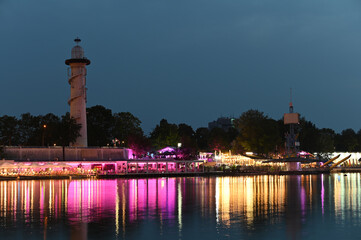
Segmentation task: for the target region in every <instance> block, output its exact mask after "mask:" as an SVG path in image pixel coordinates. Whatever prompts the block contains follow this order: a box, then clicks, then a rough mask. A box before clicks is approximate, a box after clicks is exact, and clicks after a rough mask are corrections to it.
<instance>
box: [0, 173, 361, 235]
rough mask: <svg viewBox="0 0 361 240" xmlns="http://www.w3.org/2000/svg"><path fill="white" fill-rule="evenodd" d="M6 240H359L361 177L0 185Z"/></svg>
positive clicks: (0, 223)
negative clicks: (321, 238) (323, 239)
mask: <svg viewBox="0 0 361 240" xmlns="http://www.w3.org/2000/svg"><path fill="white" fill-rule="evenodd" d="M0 226H1V230H0V234H1V235H0V236H3V237H5V239H23V238H27V239H99V238H101V239H135V238H137V239H139V238H140V239H143V238H144V239H145V238H146V239H159V238H163V239H175V238H176V239H188V238H200V239H233V238H237V239H266V238H267V239H268V238H280V239H302V238H308V239H317V238H320V237H325V236H329V237H330V239H335V238H336V237H342V238H345V237H347V238H354V239H358V238H357V236H358V229H359V228H360V227H361V177H360V174H348V175H347V176H344V175H343V174H331V175H303V176H268V175H265V176H248V177H246V176H245V177H192V178H159V179H117V180H91V179H87V180H43V181H39V180H34V181H2V182H0Z"/></svg>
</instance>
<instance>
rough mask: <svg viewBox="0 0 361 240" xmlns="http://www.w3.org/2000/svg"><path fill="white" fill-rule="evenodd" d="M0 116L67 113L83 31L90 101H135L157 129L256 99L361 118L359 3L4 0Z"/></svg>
mask: <svg viewBox="0 0 361 240" xmlns="http://www.w3.org/2000/svg"><path fill="white" fill-rule="evenodd" d="M0 36H1V37H0V43H1V44H0V81H1V88H0V89H1V90H0V115H4V114H8V115H15V116H19V115H20V114H21V113H25V112H30V113H32V114H34V115H37V114H46V113H49V112H52V113H54V114H57V115H61V114H64V113H65V112H66V111H69V106H68V105H67V99H68V97H69V94H70V86H69V85H68V82H67V66H66V65H65V64H64V60H65V59H67V58H69V57H70V50H71V48H72V47H73V45H74V42H73V39H74V38H75V37H77V36H79V37H80V38H81V39H82V40H83V41H82V42H81V46H82V47H83V48H84V50H85V54H86V56H87V57H88V58H89V59H90V60H91V61H92V64H91V65H90V66H89V67H88V76H87V87H88V104H87V105H88V107H90V106H94V105H97V104H100V105H103V106H105V107H107V108H110V109H112V110H113V112H122V111H129V112H131V113H133V114H134V115H135V116H137V117H138V118H139V119H140V120H141V121H142V123H143V125H142V126H143V128H144V130H145V132H146V133H148V132H149V131H150V130H152V128H154V127H155V125H156V124H157V123H159V121H160V119H162V118H166V119H167V120H168V121H169V122H172V123H187V124H190V125H191V126H193V127H194V128H198V127H201V126H207V123H208V122H210V121H213V120H215V119H216V118H218V117H220V116H234V117H238V116H239V115H240V114H241V113H242V112H244V111H247V110H249V109H251V108H252V109H258V110H260V111H263V112H264V113H266V114H267V115H268V116H270V117H272V118H274V119H280V118H281V117H282V116H283V113H284V112H286V111H288V103H289V98H290V96H289V92H290V88H292V89H293V103H294V107H295V111H297V112H299V113H301V115H302V116H304V117H306V119H307V120H310V121H312V122H314V123H315V124H316V126H317V127H319V128H324V127H327V128H333V129H334V130H336V131H337V132H339V131H341V130H342V129H346V128H353V129H355V130H359V129H360V128H361V107H360V103H361V96H360V92H361V3H360V2H359V1H352V0H350V1H339V0H305V1H290V0H275V1H269V0H222V1H221V0H183V1H175V0H104V1H98V0H97V1H95V0H72V1H69V0H63V1H55V0H33V1H28V0H0Z"/></svg>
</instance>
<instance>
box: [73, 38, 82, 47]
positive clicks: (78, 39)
mask: <svg viewBox="0 0 361 240" xmlns="http://www.w3.org/2000/svg"><path fill="white" fill-rule="evenodd" d="M74 42H75V43H76V45H77V46H78V45H79V43H80V42H81V39H80V38H79V37H77V38H75V39H74Z"/></svg>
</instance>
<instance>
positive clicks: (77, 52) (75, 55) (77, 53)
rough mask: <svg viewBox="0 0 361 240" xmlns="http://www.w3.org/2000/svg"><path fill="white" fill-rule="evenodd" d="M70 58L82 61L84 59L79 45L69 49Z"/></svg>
mask: <svg viewBox="0 0 361 240" xmlns="http://www.w3.org/2000/svg"><path fill="white" fill-rule="evenodd" d="M71 58H72V59H83V58H84V50H83V48H82V47H80V46H79V45H77V46H75V47H73V49H71Z"/></svg>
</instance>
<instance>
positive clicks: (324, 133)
mask: <svg viewBox="0 0 361 240" xmlns="http://www.w3.org/2000/svg"><path fill="white" fill-rule="evenodd" d="M318 132H319V137H318V144H317V146H318V149H317V152H319V153H331V152H334V151H335V136H336V134H335V131H333V130H332V129H329V128H322V129H320V130H319V131H318Z"/></svg>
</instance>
